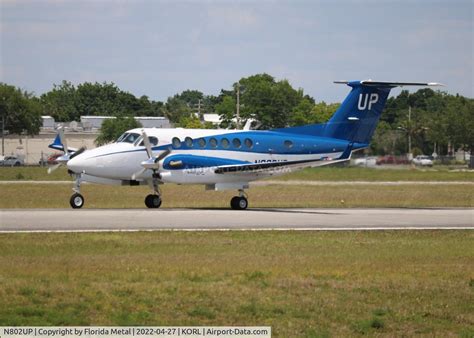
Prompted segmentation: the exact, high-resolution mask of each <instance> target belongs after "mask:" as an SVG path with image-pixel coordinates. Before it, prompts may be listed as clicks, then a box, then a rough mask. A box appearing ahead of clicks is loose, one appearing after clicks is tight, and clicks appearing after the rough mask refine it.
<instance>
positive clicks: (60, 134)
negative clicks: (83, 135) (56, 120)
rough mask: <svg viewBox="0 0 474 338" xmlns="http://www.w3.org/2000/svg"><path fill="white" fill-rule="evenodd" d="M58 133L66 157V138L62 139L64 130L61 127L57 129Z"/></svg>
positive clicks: (67, 152)
mask: <svg viewBox="0 0 474 338" xmlns="http://www.w3.org/2000/svg"><path fill="white" fill-rule="evenodd" d="M58 133H59V139H60V140H61V144H62V146H63V149H64V153H65V154H66V155H68V154H69V150H68V149H67V142H66V137H64V128H63V127H61V128H59V130H58Z"/></svg>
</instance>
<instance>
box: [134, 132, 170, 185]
mask: <svg viewBox="0 0 474 338" xmlns="http://www.w3.org/2000/svg"><path fill="white" fill-rule="evenodd" d="M142 136H143V144H144V145H145V150H146V153H147V155H148V159H147V160H145V161H143V162H142V163H140V164H141V165H142V167H143V168H142V169H140V170H139V171H137V172H136V173H134V174H133V175H132V180H135V179H136V178H137V177H140V176H141V175H143V173H144V172H145V171H147V170H148V169H150V170H153V173H154V174H156V172H157V171H159V170H160V169H161V168H160V167H161V166H162V163H161V160H163V159H164V158H165V157H166V156H168V155H169V154H170V153H171V149H170V148H168V149H166V150H165V151H163V152H162V153H161V154H160V155H158V156H156V157H155V156H153V150H152V148H151V144H150V140H149V139H148V135H147V134H146V132H145V131H142Z"/></svg>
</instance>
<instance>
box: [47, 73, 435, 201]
mask: <svg viewBox="0 0 474 338" xmlns="http://www.w3.org/2000/svg"><path fill="white" fill-rule="evenodd" d="M336 83H344V84H347V85H348V86H350V87H351V88H352V90H351V91H350V93H349V95H348V96H347V97H346V99H345V100H344V102H343V103H342V105H341V106H340V108H339V109H338V110H337V111H336V112H335V113H334V115H333V116H332V117H331V119H330V120H329V121H328V122H327V123H323V124H311V125H305V126H300V127H290V128H280V129H273V130H263V131H259V130H216V129H211V130H205V129H182V128H173V129H156V128H143V129H141V128H139V129H132V130H129V131H127V132H125V133H124V134H123V135H122V136H120V137H119V138H118V139H117V141H115V142H114V143H112V144H108V145H104V146H101V147H98V148H95V149H91V150H85V149H84V148H81V149H78V150H77V149H71V148H68V147H67V145H66V140H65V138H64V133H63V131H62V130H60V131H59V133H58V136H57V137H56V139H55V140H54V142H53V144H51V145H50V148H53V149H59V150H63V151H64V155H63V156H61V157H60V158H59V159H58V162H59V164H58V165H57V166H59V165H67V168H68V169H69V172H70V173H71V175H72V176H73V177H74V178H75V183H74V187H73V191H74V194H73V195H72V196H71V199H70V204H71V206H72V207H73V208H81V207H82V206H83V205H84V197H83V196H82V195H81V193H80V186H81V182H84V181H86V182H92V183H99V184H112V185H142V184H147V185H149V186H150V188H151V189H152V193H151V194H149V195H148V196H146V198H145V205H146V206H147V207H148V208H159V207H160V205H161V201H162V200H161V193H160V189H159V185H160V184H165V183H177V184H204V185H205V186H206V189H211V190H228V189H235V190H238V191H239V195H238V196H235V197H233V198H232V200H231V201H230V206H231V208H232V209H237V210H242V209H246V208H247V206H248V201H247V196H246V194H245V189H247V188H248V187H249V182H251V181H254V180H257V179H260V178H265V177H268V176H272V175H279V174H284V173H288V172H290V171H293V170H297V169H301V168H306V167H318V166H324V165H328V164H333V163H337V162H343V161H347V160H349V159H350V157H351V154H352V152H353V151H356V150H360V149H364V148H367V147H368V146H369V142H370V139H371V138H372V135H373V133H374V130H375V127H376V126H377V122H378V120H379V118H380V114H381V113H382V110H383V108H384V105H385V102H386V100H387V97H388V94H389V92H390V90H391V89H392V88H394V87H397V86H438V85H440V84H438V83H409V82H377V81H372V80H366V81H337V82H336ZM53 169H54V168H50V171H51V170H53Z"/></svg>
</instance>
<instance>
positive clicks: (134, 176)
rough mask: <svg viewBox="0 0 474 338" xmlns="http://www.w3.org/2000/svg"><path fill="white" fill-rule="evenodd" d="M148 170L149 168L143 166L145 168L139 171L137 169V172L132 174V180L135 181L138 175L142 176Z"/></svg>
mask: <svg viewBox="0 0 474 338" xmlns="http://www.w3.org/2000/svg"><path fill="white" fill-rule="evenodd" d="M146 170H147V168H143V169H140V170H139V171H137V172H136V173H134V174H133V175H132V180H133V181H135V179H136V178H137V177H140V176H141V175H142V174H143V173H144V172H145V171H146Z"/></svg>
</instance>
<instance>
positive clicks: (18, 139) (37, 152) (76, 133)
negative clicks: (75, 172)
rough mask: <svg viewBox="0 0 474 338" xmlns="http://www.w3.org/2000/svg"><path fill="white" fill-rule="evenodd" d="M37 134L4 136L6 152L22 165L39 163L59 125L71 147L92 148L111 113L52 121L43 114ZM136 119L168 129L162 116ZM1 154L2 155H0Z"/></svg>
mask: <svg viewBox="0 0 474 338" xmlns="http://www.w3.org/2000/svg"><path fill="white" fill-rule="evenodd" d="M41 118H42V126H41V129H40V133H39V134H38V135H34V136H26V135H6V136H5V141H4V142H5V155H16V156H19V157H21V158H23V159H24V160H25V164H30V165H31V164H38V163H39V161H40V160H41V159H42V158H43V159H46V158H47V157H48V156H49V155H51V154H52V153H55V152H57V151H55V150H52V149H50V148H48V145H49V144H51V143H52V142H53V140H54V138H55V137H56V133H57V129H58V128H59V127H64V128H65V135H66V139H67V144H68V146H69V147H72V148H81V147H86V148H87V149H92V148H95V147H96V145H95V143H94V142H95V139H96V138H97V136H98V135H99V131H100V127H101V125H102V123H103V122H104V121H105V120H106V119H111V118H112V119H113V118H115V117H113V116H81V121H80V122H77V121H71V122H55V121H54V118H53V117H51V116H42V117H41ZM135 119H136V120H137V121H139V122H140V123H141V125H142V126H143V127H145V128H153V127H154V128H170V127H171V124H170V122H169V120H168V119H167V118H166V117H162V116H158V117H156V116H137V117H135ZM0 155H1V154H0Z"/></svg>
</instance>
